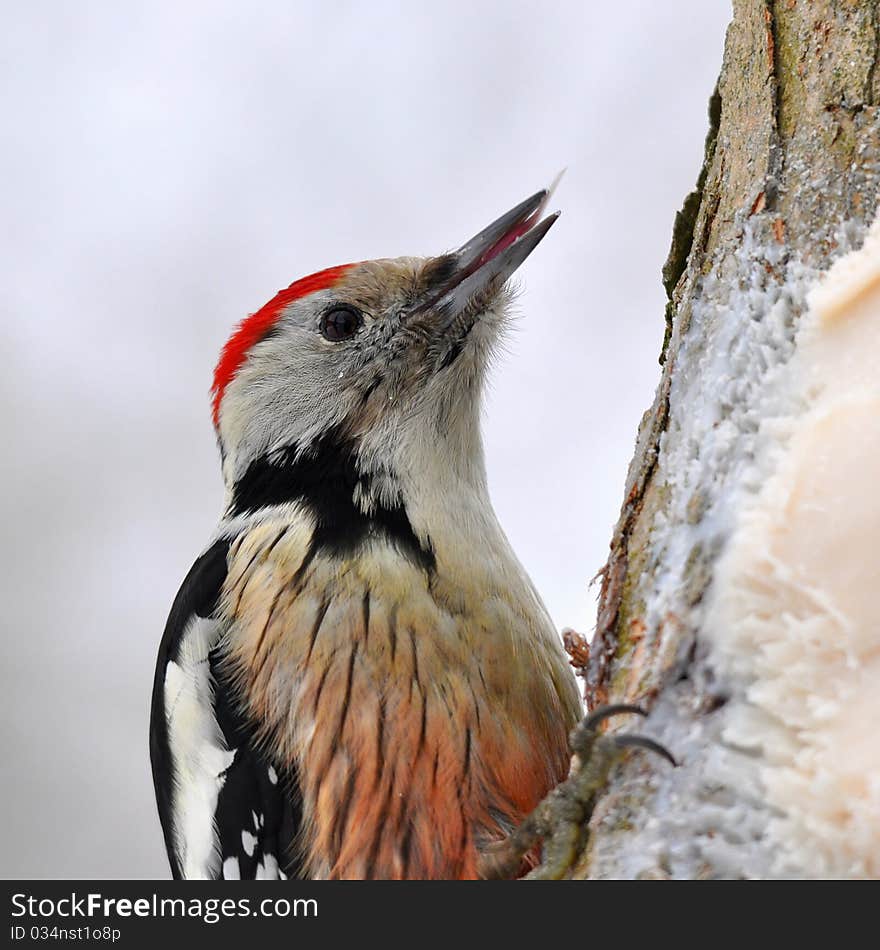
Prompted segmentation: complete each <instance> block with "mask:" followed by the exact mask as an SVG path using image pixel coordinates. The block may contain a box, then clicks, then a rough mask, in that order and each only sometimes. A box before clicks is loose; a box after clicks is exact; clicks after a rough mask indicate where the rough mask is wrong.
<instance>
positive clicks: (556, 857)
mask: <svg viewBox="0 0 880 950" xmlns="http://www.w3.org/2000/svg"><path fill="white" fill-rule="evenodd" d="M619 713H635V714H637V715H639V716H645V715H647V714H646V713H645V711H644V710H643V709H641V708H640V707H639V706H630V705H625V704H618V705H613V706H602V707H600V708H599V709H597V710H595V711H594V712H592V713H590V714H589V715H588V716H586V717H585V718H584V719H582V720H581V721H580V723H578V725H577V726H575V728H574V729H573V730H572V733H571V739H570V741H571V750H572V753H573V754H574V756H575V757H576V761H575V765H574V768H573V770H572V773H571V774H570V775H569V777H568V778H567V779H566V780H565V781H564V782H561V783H560V784H559V785H557V786H556V788H554V789H553V791H551V792H550V793H549V794H548V795H547V796H546V797H545V798H544V800H543V801H542V802H541V803H540V804H539V805H538V806H537V807H536V808H535V809H534V811H533V812H532V813H531V814H530V815H529V816H528V817H527V818H526V819H525V821H523V823H522V824H521V825H520V826H519V828H517V829H516V830H515V831H514V832H513V833H512V834H510V835H509V836H508V837H507V838H506V839H505V840H504V841H501V842H499V843H498V844H497V845H494V846H493V847H492V848H491V849H490V850H488V851H487V852H486V854H485V855H484V857H483V861H482V866H481V872H482V876H483V877H484V878H511V877H515V876H516V874H517V872H518V871H519V870H520V868H521V866H522V862H523V860H524V858H525V856H526V855H527V854H528V853H529V852H530V851H533V850H534V849H535V848H536V847H537V845H538V844H540V843H541V842H543V849H542V850H543V856H542V861H541V863H540V864H539V865H538V867H536V868H535V869H534V870H533V871H531V872H529V873H528V874H527V875H526V878H527V879H529V880H545V881H558V880H561V879H562V878H564V877H565V876H566V875H567V874H568V873H570V871H571V869H572V868H573V867H574V864H575V862H576V861H577V859H578V856H579V855H580V854H581V853H582V852H583V849H584V847H585V845H586V843H587V837H588V834H589V833H588V830H587V826H588V824H589V820H590V816H591V815H592V814H593V808H594V807H595V804H596V800H597V798H598V796H599V793H600V792H601V791H602V789H603V788H604V787H605V785H606V784H607V781H608V776H609V774H610V772H611V769H612V768H613V766H614V765H615V763H616V762H618V761H619V760H620V757H621V756H622V755H623V753H624V752H625V751H626V750H627V749H633V748H635V749H645V750H647V751H648V752H654V753H656V754H657V755H659V756H662V757H663V758H664V759H666V760H667V761H669V762H671V763H672V764H673V765H675V764H676V762H675V759H674V758H673V757H672V755H671V754H670V753H669V752H668V751H667V750H666V749H665V748H664V747H663V746H662V745H660V743H658V742H655V741H654V740H653V739H649V738H648V737H647V736H641V735H632V734H625V735H619V736H618V735H615V736H607V735H604V734H602V733H601V732H599V731H598V726H599V725H600V724H601V723H602V722H604V720H606V719H608V718H609V717H610V716H616V715H618V714H619Z"/></svg>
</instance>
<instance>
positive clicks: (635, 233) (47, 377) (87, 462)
mask: <svg viewBox="0 0 880 950" xmlns="http://www.w3.org/2000/svg"><path fill="white" fill-rule="evenodd" d="M728 15H729V6H728V3H727V2H726V0H670V2H668V3H658V2H652V0H641V2H638V0H618V2H615V3H598V2H596V3H593V2H572V0H569V2H559V3H552V2H551V3H544V4H540V5H539V4H536V3H523V2H509V0H508V2H497V3H480V2H476V3H475V2H469V3H408V4H403V3H392V2H376V0H371V2H369V3H366V2H363V3H341V2H338V3H328V2H322V3H318V2H312V3H304V2H287V3H282V2H277V3H254V4H250V3H249V4H244V3H233V2H224V3H207V2H185V3H181V2H159V3H153V4H115V3H109V2H90V3H87V4H82V3H73V2H68V3H62V2H55V3H45V4H43V3H41V4H35V3H33V4H7V5H6V6H5V9H4V14H3V36H2V38H0V56H2V76H0V80H2V82H0V99H2V118H3V121H2V127H0V136H2V147H0V201H2V221H3V229H2V233H0V279H2V299H3V312H4V316H3V322H2V341H3V368H2V374H0V399H2V406H3V412H2V425H3V429H4V433H3V445H4V446H5V448H4V450H3V452H2V461H0V465H2V478H3V483H2V487H3V491H2V494H0V499H2V505H3V509H4V510H3V523H4V525H5V526H6V533H5V539H4V541H5V543H4V545H3V548H2V554H0V559H2V560H0V567H2V570H0V578H2V587H3V590H2V595H3V599H2V604H3V613H2V616H3V638H2V642H3V650H4V659H3V672H2V677H3V682H2V703H3V707H2V725H0V729H2V736H3V763H4V775H3V788H2V798H3V806H4V807H3V809H2V814H3V816H4V832H3V847H2V849H0V850H2V867H0V874H2V875H4V876H6V877H12V876H25V875H32V876H40V877H49V876H58V877H68V876H69V877H90V876H91V877H117V876H119V877H138V876H141V877H143V876H164V875H166V873H167V871H166V865H165V859H164V854H163V851H162V847H161V843H160V834H159V828H158V822H157V819H156V818H155V814H154V805H153V797H152V788H151V783H150V776H149V764H148V756H147V720H148V706H149V692H150V683H151V678H152V675H153V661H154V655H155V650H156V646H157V644H158V641H159V637H160V635H161V631H162V627H163V625H164V621H165V617H166V614H167V611H168V608H169V606H170V603H171V600H172V598H173V596H174V594H175V591H176V590H177V587H178V585H179V582H180V580H181V579H182V578H183V576H184V574H185V572H186V571H187V569H188V568H189V565H190V563H191V562H192V560H193V559H194V557H195V556H196V555H197V554H198V552H199V550H200V549H201V547H202V546H203V544H204V543H205V542H206V540H207V538H208V535H209V533H210V531H211V530H212V527H213V525H214V522H215V520H216V518H217V517H218V514H219V509H220V503H221V497H222V495H221V482H220V477H219V467H218V461H217V457H216V450H215V445H214V437H213V432H212V429H211V424H210V417H209V407H208V396H207V391H208V387H209V384H210V378H211V372H212V368H213V364H214V361H215V359H216V356H217V353H218V351H219V349H220V347H221V345H222V344H223V342H224V340H225V338H226V336H227V335H228V333H229V331H230V329H231V327H232V325H233V324H234V323H235V322H236V321H237V320H239V319H240V318H241V317H242V316H243V315H244V314H246V313H247V312H250V311H252V310H254V309H256V308H257V307H259V306H260V305H261V304H262V303H263V302H265V301H266V300H267V299H268V298H269V297H271V296H272V295H273V294H274V292H275V291H276V290H277V289H278V288H280V287H283V286H286V285H287V284H288V283H290V282H291V281H292V280H293V279H295V278H296V277H299V276H302V275H304V274H308V273H310V272H312V271H314V270H316V269H318V268H321V267H325V266H328V265H330V264H335V263H341V262H346V261H350V260H361V259H365V258H370V257H380V256H394V255H398V254H423V253H425V254H427V253H436V252H439V251H441V250H443V249H447V248H449V247H452V246H454V245H456V244H458V243H460V242H461V241H462V240H464V239H465V238H467V237H469V236H470V235H471V234H472V233H473V232H475V231H476V230H478V229H479V228H480V227H482V226H483V225H485V224H487V223H488V222H489V220H491V219H492V218H493V217H495V216H496V215H497V214H499V213H500V212H502V211H505V210H506V209H507V208H508V207H509V206H511V205H512V204H514V203H515V202H517V201H519V200H520V199H521V198H524V197H525V196H526V195H528V194H530V193H531V192H532V191H534V190H536V189H537V188H539V187H541V186H543V185H544V184H546V183H547V182H548V181H549V180H550V179H551V178H552V177H553V175H554V174H555V173H556V172H557V171H558V170H559V169H560V168H561V167H562V166H567V167H568V173H567V175H566V177H565V179H564V180H563V183H562V185H561V186H560V188H559V191H558V192H557V196H556V199H555V200H554V205H555V206H557V207H559V208H561V209H562V210H563V217H562V219H561V220H560V222H559V224H558V225H557V226H556V227H555V228H554V229H553V232H552V234H551V235H550V236H549V238H548V239H547V241H546V242H545V243H544V244H543V245H542V246H541V247H540V249H539V251H538V252H537V253H536V254H535V255H534V257H533V258H532V259H531V260H529V262H528V264H527V266H526V267H525V268H524V269H523V272H522V282H523V285H524V294H523V296H522V299H521V309H522V312H523V318H522V320H521V322H520V324H519V328H518V330H517V332H516V334H515V335H514V336H513V337H512V338H511V341H510V345H509V353H508V355H507V356H506V357H505V358H504V360H503V361H502V362H501V363H500V364H499V365H498V367H497V368H496V372H495V375H494V381H493V386H492V391H491V396H490V399H489V402H488V406H487V413H486V441H487V448H488V458H489V472H490V479H491V486H492V492H493V497H494V500H495V504H496V506H497V509H498V512H499V515H500V517H501V521H502V523H503V524H504V525H505V527H506V529H507V531H508V533H509V535H510V537H511V539H512V541H513V544H514V546H515V548H516V550H517V551H518V552H519V554H520V556H521V558H522V559H523V561H524V562H525V564H526V566H527V567H528V568H529V570H530V571H531V573H532V575H533V577H534V578H535V580H536V582H537V584H538V587H539V589H540V590H541V591H542V592H543V594H544V596H545V598H546V600H547V603H548V606H549V608H550V611H551V613H552V614H553V617H554V619H555V620H556V622H557V623H558V624H559V625H560V626H563V625H570V626H574V627H577V628H579V629H582V630H585V631H588V630H590V629H591V627H592V622H593V615H594V592H590V591H588V589H587V582H588V580H589V578H590V577H591V575H592V574H593V573H594V572H595V571H596V569H597V568H598V567H600V565H601V564H602V563H603V561H604V558H605V553H606V550H607V544H608V540H609V537H610V529H611V525H612V524H613V522H614V520H615V518H616V515H617V511H618V508H619V505H620V501H621V493H622V485H623V478H624V473H625V469H626V465H627V462H628V460H629V458H630V455H631V452H632V447H633V439H634V434H635V430H636V426H637V423H638V420H639V418H640V416H641V413H642V412H643V410H644V409H645V408H646V407H647V406H648V405H649V403H650V401H651V398H652V395H653V390H654V386H655V384H656V381H657V378H658V366H657V354H658V352H659V349H660V342H661V339H662V334H663V306H664V296H663V292H662V288H661V285H660V277H659V272H660V267H661V265H662V263H663V260H664V258H665V254H666V251H667V248H668V244H669V236H670V230H671V225H672V219H673V215H674V212H675V211H676V209H677V208H678V207H679V206H680V204H681V200H682V198H683V197H684V195H685V193H686V192H687V191H688V190H689V189H690V188H691V187H692V185H693V183H694V180H695V177H696V174H697V171H698V168H699V163H700V158H701V153H702V144H703V138H704V135H705V132H706V126H707V120H706V103H707V100H708V96H709V93H710V92H711V89H712V85H713V83H714V79H715V76H716V74H717V72H718V68H719V66H720V61H721V52H722V46H723V36H724V27H725V25H726V22H727V19H728Z"/></svg>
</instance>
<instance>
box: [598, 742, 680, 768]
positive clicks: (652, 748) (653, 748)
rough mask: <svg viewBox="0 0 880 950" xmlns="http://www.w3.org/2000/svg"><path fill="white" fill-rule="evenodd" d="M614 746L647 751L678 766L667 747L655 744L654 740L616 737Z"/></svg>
mask: <svg viewBox="0 0 880 950" xmlns="http://www.w3.org/2000/svg"><path fill="white" fill-rule="evenodd" d="M614 744H615V745H618V746H620V747H621V748H634V749H646V750H647V751H648V752H654V753H656V754H657V755H659V756H662V758H664V759H666V761H667V762H670V763H671V764H672V765H675V766H677V765H678V762H676V761H675V759H674V758H673V755H672V753H671V752H670V751H669V750H668V749H667V748H666V747H665V746H662V745H660V743H659V742H655V741H654V740H653V739H649V738H648V737H647V736H633V735H623V736H614Z"/></svg>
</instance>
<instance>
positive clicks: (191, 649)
mask: <svg viewBox="0 0 880 950" xmlns="http://www.w3.org/2000/svg"><path fill="white" fill-rule="evenodd" d="M219 635H220V634H219V624H218V623H217V622H216V621H214V620H206V619H204V618H202V617H195V618H193V619H192V620H191V621H190V622H189V624H188V625H187V627H186V629H185V631H184V633H183V636H182V637H181V643H180V651H179V654H178V659H177V662H174V661H171V662H169V663H168V665H167V667H166V670H165V715H166V721H167V725H168V748H169V752H170V755H171V763H172V768H173V775H174V787H173V789H172V798H171V812H172V828H173V836H174V837H173V840H174V847H175V849H176V850H177V854H178V856H179V860H180V867H181V872H182V874H183V877H185V878H188V879H213V878H216V877H217V872H218V871H219V870H220V852H219V849H218V842H217V835H216V831H215V828H214V814H215V812H216V809H217V796H218V795H219V794H220V789H221V788H222V787H223V782H224V773H225V772H226V769H228V768H229V766H230V765H231V764H232V760H233V759H234V758H235V749H228V748H227V747H226V743H225V741H224V738H223V734H222V732H221V731H220V727H219V725H218V724H217V721H216V719H215V717H214V709H213V702H212V701H213V684H212V682H211V674H210V667H209V662H208V657H209V654H210V652H211V650H212V649H213V648H214V646H216V643H217V640H218V638H219ZM228 863H229V862H228V861H226V862H224V864H223V875H224V877H228V876H229V874H227V868H226V865H227V864H228ZM230 870H231V868H230ZM235 871H236V872H238V863H237V862H236V867H235ZM235 876H236V877H238V876H239V875H238V873H236V874H235Z"/></svg>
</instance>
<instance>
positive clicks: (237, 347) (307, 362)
mask: <svg viewBox="0 0 880 950" xmlns="http://www.w3.org/2000/svg"><path fill="white" fill-rule="evenodd" d="M548 197H549V192H548V191H540V192H538V193H537V194H535V195H533V196H532V197H531V198H529V199H527V200H526V201H524V202H522V203H521V204H520V205H517V207H515V208H513V209H512V210H511V211H509V212H508V213H507V214H505V215H503V216H502V217H500V218H499V219H498V220H497V221H495V222H494V223H492V224H490V225H489V227H487V228H485V229H484V230H483V231H481V232H480V233H479V234H477V235H476V236H475V237H473V238H471V240H470V241H468V242H467V243H466V244H464V245H463V246H462V247H460V248H459V249H458V250H457V251H454V252H452V253H450V254H444V255H442V256H440V257H433V258H409V257H404V258H395V259H391V260H378V261H365V262H361V263H358V264H348V265H343V266H341V267H333V268H330V269H328V270H325V271H320V272H319V273H317V274H313V275H312V276H310V277H306V278H304V279H302V280H299V281H297V282H296V283H294V284H292V285H291V286H290V287H288V288H287V289H286V290H283V291H281V292H280V293H279V294H278V295H277V296H276V297H275V298H274V299H273V300H271V301H270V302H269V303H267V304H266V305H265V306H264V307H263V308H262V309H261V310H259V311H258V312H257V313H255V314H253V315H252V316H250V317H248V318H247V319H246V320H245V321H244V322H243V323H242V324H241V325H240V326H239V327H238V328H237V329H236V331H235V332H234V333H233V335H232V337H231V338H230V340H229V341H228V342H227V344H226V346H225V347H224V349H223V352H222V354H221V356H220V360H219V362H218V364H217V368H216V371H215V375H214V386H213V410H214V424H215V427H216V430H217V435H218V439H219V442H220V448H221V453H222V456H223V462H224V477H225V479H226V483H227V488H228V489H229V490H230V491H233V490H234V488H235V486H236V484H238V483H239V482H240V480H241V479H242V478H243V477H245V476H246V475H247V473H248V471H249V469H251V470H252V467H253V466H254V464H255V463H257V462H258V461H260V460H265V459H269V460H271V459H272V458H273V457H275V456H278V455H279V453H281V454H285V455H286V458H287V459H288V460H290V458H291V456H292V455H295V456H296V457H298V458H310V457H311V458H316V457H317V456H318V455H319V454H321V453H324V454H326V449H327V446H328V444H330V443H334V444H336V445H338V446H343V445H344V446H345V451H346V452H347V453H348V455H349V456H351V455H352V454H353V455H354V456H356V459H357V462H356V466H357V468H358V469H359V470H367V469H369V470H371V471H373V472H374V473H376V474H378V473H383V474H384V475H385V476H387V477H389V478H390V479H391V480H392V481H395V479H396V480H400V479H404V480H405V478H406V475H405V473H404V472H402V471H401V468H402V467H405V463H404V462H403V461H402V460H403V459H406V458H410V459H411V458H413V455H414V454H416V455H418V454H419V452H418V451H416V449H417V448H418V447H421V448H425V447H426V446H430V445H434V446H435V447H436V448H437V453H435V454H439V456H440V457H442V458H445V459H447V461H448V465H449V466H450V467H451V468H452V469H457V471H456V474H457V477H459V478H473V479H477V480H480V479H483V477H484V476H483V466H482V450H481V448H480V440H479V434H478V426H479V402H480V400H479V394H480V390H481V383H482V379H483V376H484V371H485V368H486V365H487V362H488V359H489V356H490V354H491V352H492V349H493V345H494V343H495V342H496V341H497V339H498V335H499V330H500V328H501V326H502V325H503V324H504V321H505V317H506V313H507V310H508V307H509V303H510V293H509V291H508V290H507V289H506V288H505V283H506V281H507V279H508V278H509V277H510V276H511V274H513V272H514V271H515V270H516V269H517V268H518V267H519V265H520V264H522V262H523V261H524V260H525V259H526V257H528V255H529V254H530V253H531V251H532V250H533V249H534V248H535V246H536V245H537V244H538V242H539V241H540V240H541V238H543V237H544V235H545V234H546V233H547V231H548V230H549V228H550V226H551V225H552V224H553V222H554V221H555V220H556V217H557V216H558V215H556V214H554V215H551V216H549V217H547V218H544V219H543V220H540V219H541V214H542V212H543V209H544V206H545V204H546V202H547V199H548ZM319 449H320V452H319ZM412 477H413V478H416V477H418V473H413V476H412ZM397 491H398V489H397V487H394V486H391V487H389V488H388V491H387V494H391V495H393V494H395V493H396V492H397Z"/></svg>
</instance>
